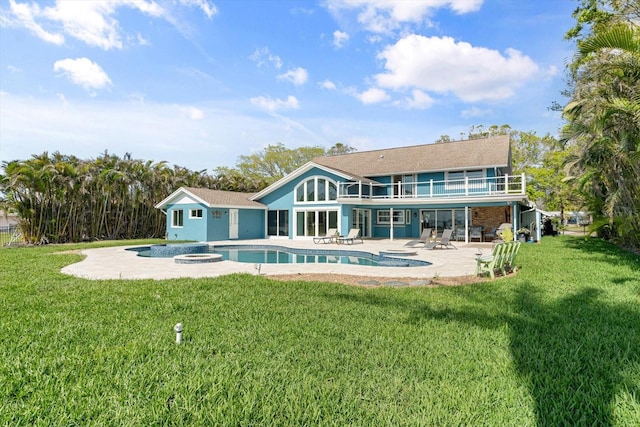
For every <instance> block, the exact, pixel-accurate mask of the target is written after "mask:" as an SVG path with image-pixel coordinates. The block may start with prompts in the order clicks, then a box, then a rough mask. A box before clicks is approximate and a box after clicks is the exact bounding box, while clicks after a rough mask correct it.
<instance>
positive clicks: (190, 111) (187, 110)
mask: <svg viewBox="0 0 640 427" xmlns="http://www.w3.org/2000/svg"><path fill="white" fill-rule="evenodd" d="M182 112H183V113H184V114H185V115H186V116H187V117H189V118H190V119H191V120H202V119H204V112H203V111H202V110H201V109H199V108H196V107H182Z"/></svg>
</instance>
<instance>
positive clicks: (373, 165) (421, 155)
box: [313, 135, 511, 177]
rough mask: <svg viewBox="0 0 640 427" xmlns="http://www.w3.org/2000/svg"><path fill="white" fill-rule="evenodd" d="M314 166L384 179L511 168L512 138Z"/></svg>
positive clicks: (321, 160) (335, 159) (330, 159)
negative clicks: (465, 170)
mask: <svg viewBox="0 0 640 427" xmlns="http://www.w3.org/2000/svg"><path fill="white" fill-rule="evenodd" d="M313 162H314V163H317V164H319V165H323V166H326V167H329V168H331V169H334V170H340V171H344V172H343V173H346V174H350V175H359V176H367V177H374V176H382V175H390V174H408V173H419V172H433V171H446V170H456V169H457V170H463V169H467V170H468V169H483V168H488V167H506V168H509V167H510V163H511V157H510V147H509V136H508V135H500V136H496V137H491V138H484V139H471V140H464V141H453V142H443V143H434V144H424V145H415V146H411V147H399V148H387V149H382V150H373V151H362V152H355V153H348V154H341V155H336V156H322V157H316V158H315V159H313Z"/></svg>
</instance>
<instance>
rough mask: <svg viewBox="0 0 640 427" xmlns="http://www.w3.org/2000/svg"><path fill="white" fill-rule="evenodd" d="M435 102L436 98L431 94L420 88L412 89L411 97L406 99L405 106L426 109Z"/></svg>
mask: <svg viewBox="0 0 640 427" xmlns="http://www.w3.org/2000/svg"><path fill="white" fill-rule="evenodd" d="M434 103H435V101H434V99H433V98H431V97H430V96H429V94H427V93H425V92H423V91H421V90H419V89H414V90H412V91H411V97H406V98H405V99H404V106H406V107H407V108H410V109H415V110H426V109H427V108H429V107H431V106H432V105H433V104H434Z"/></svg>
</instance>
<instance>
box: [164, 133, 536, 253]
mask: <svg viewBox="0 0 640 427" xmlns="http://www.w3.org/2000/svg"><path fill="white" fill-rule="evenodd" d="M525 185H526V179H525V177H524V175H515V176H514V175H512V174H511V148H510V143H509V137H508V136H497V137H492V138H486V139H474V140H465V141H454V142H445V143H435V144H425V145H417V146H410V147H400V148H388V149H382V150H374V151H363V152H355V153H349V154H342V155H336V156H323V157H318V158H315V159H313V160H312V161H310V162H308V163H306V164H305V165H303V166H302V167H300V168H298V169H297V170H295V171H294V172H292V173H291V174H289V175H287V176H285V177H284V178H282V179H280V180H279V181H277V182H275V183H273V184H272V185H270V186H269V187H267V188H265V189H264V190H262V191H260V192H259V193H256V194H245V193H234V192H227V191H217V190H207V189H199V188H186V187H183V188H180V189H178V190H176V191H175V192H174V193H172V194H171V195H170V196H168V197H167V198H166V199H164V200H163V201H161V202H160V203H158V204H157V205H156V207H157V208H159V209H163V210H164V211H166V213H167V238H168V239H170V240H177V239H184V240H199V241H212V240H227V239H260V238H274V239H275V238H284V239H305V238H308V239H311V238H313V237H318V236H324V235H326V233H327V230H329V229H331V228H334V229H335V228H337V229H338V230H339V232H340V234H343V235H346V234H347V233H348V231H349V229H352V228H358V229H359V230H360V234H361V236H362V237H364V238H365V239H366V238H387V239H394V238H416V237H418V236H420V234H421V231H422V229H423V228H427V227H428V228H432V229H433V230H435V232H436V233H441V232H442V230H443V229H446V228H453V229H454V230H456V231H455V236H456V238H457V239H458V240H464V241H470V240H475V239H477V240H484V239H485V238H486V237H488V236H489V234H490V233H489V232H490V231H491V230H493V229H495V227H498V226H499V225H500V224H502V223H511V224H512V226H513V228H514V229H516V230H517V229H518V228H519V227H520V222H521V218H520V217H521V212H522V210H523V209H524V210H528V209H529V208H528V201H527V199H526V191H525V190H526V187H525ZM525 225H526V222H525Z"/></svg>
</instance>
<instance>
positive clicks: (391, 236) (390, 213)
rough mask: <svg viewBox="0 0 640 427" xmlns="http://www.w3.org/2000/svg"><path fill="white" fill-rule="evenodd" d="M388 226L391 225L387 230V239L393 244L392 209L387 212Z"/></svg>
mask: <svg viewBox="0 0 640 427" xmlns="http://www.w3.org/2000/svg"><path fill="white" fill-rule="evenodd" d="M389 216H390V218H389V224H390V225H391V229H390V230H389V239H390V240H391V241H392V242H393V208H391V209H390V210H389Z"/></svg>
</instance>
